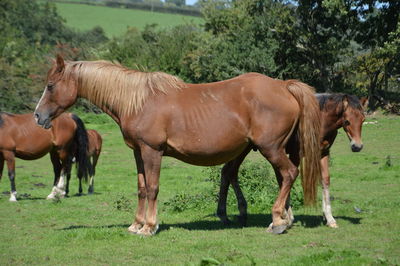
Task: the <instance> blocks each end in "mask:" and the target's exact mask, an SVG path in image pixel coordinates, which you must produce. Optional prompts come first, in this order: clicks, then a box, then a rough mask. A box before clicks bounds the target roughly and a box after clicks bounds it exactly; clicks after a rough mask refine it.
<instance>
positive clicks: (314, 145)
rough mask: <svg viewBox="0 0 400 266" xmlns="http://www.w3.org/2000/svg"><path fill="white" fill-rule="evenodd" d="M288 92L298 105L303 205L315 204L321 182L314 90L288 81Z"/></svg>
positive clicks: (317, 110)
mask: <svg viewBox="0 0 400 266" xmlns="http://www.w3.org/2000/svg"><path fill="white" fill-rule="evenodd" d="M287 88H288V90H289V91H290V92H291V93H292V95H293V96H294V97H295V98H296V100H297V102H298V103H299V105H300V119H299V120H300V121H299V127H298V131H297V134H298V140H299V141H300V143H299V144H300V158H302V159H301V163H300V168H301V170H300V175H301V184H302V186H303V193H304V203H305V204H315V201H316V197H317V190H318V188H317V185H318V182H319V181H320V180H321V165H320V159H321V151H320V129H321V119H320V111H319V105H318V102H317V100H316V98H315V96H314V89H313V88H312V87H310V86H308V85H307V84H305V83H302V82H300V81H297V80H289V81H288V83H287Z"/></svg>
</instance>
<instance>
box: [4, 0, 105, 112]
mask: <svg viewBox="0 0 400 266" xmlns="http://www.w3.org/2000/svg"><path fill="white" fill-rule="evenodd" d="M0 16H1V17H2V19H1V20H0V29H1V32H2V34H1V36H0V55H1V59H0V110H1V111H9V112H15V113H21V112H28V111H32V110H33V108H34V106H35V104H36V102H37V101H38V99H39V97H40V93H41V92H42V88H43V85H44V80H43V79H44V75H45V73H46V71H47V70H48V68H49V62H48V61H47V60H48V56H49V54H52V53H55V51H58V52H62V53H63V54H64V55H74V56H73V57H70V58H69V59H74V60H77V59H79V58H82V57H85V56H87V54H88V52H86V51H87V50H89V49H93V48H94V47H96V46H98V45H99V44H100V43H102V42H104V41H106V40H107V38H106V37H105V35H104V32H103V30H102V29H101V28H99V27H97V28H94V29H92V30H88V31H86V32H76V31H74V30H71V29H70V28H68V27H67V26H65V24H64V20H63V19H62V18H61V17H60V16H59V15H58V13H57V10H56V8H55V6H54V5H53V4H50V3H47V2H46V3H44V4H41V3H38V2H36V1H30V0H16V1H14V0H4V1H1V3H0ZM77 46H78V47H79V49H77V48H74V47H77Z"/></svg>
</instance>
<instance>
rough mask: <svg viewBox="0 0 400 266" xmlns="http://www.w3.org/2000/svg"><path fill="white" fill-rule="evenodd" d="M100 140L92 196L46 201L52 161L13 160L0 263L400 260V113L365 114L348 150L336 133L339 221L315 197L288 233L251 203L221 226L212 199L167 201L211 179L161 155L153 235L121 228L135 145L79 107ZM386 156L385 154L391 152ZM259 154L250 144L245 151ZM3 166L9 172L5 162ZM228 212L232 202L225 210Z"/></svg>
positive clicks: (4, 198)
mask: <svg viewBox="0 0 400 266" xmlns="http://www.w3.org/2000/svg"><path fill="white" fill-rule="evenodd" d="M81 117H82V118H83V119H84V120H85V122H86V126H87V128H92V129H96V130H98V131H99V132H100V133H101V134H102V136H103V139H104V143H103V144H104V145H103V152H102V155H101V157H100V161H99V165H98V168H97V175H96V183H95V191H96V193H95V194H94V195H91V196H88V195H86V193H85V195H83V196H77V195H75V193H76V192H77V189H78V188H77V181H76V180H75V179H74V180H73V181H72V184H71V197H69V198H65V199H61V200H60V201H47V200H45V197H46V196H47V195H48V193H49V192H50V190H51V184H52V178H53V177H52V168H51V166H50V163H49V158H48V157H47V156H46V157H45V158H43V159H40V160H37V161H21V160H18V161H17V173H16V174H17V177H16V182H17V189H18V192H19V197H20V200H19V202H17V203H10V202H8V197H9V195H7V192H8V190H9V181H8V178H7V176H6V175H5V176H3V180H2V182H1V183H0V191H1V192H2V193H1V195H0V250H1V252H0V265H11V264H13V265H27V264H30V265H31V264H36V265H37V264H40V265H55V264H56V265H59V264H63V265H78V264H79V265H119V264H130V265H217V264H221V263H223V264H224V265H278V264H279V265H282V264H283V265H326V264H328V263H330V264H332V265H375V264H384V265H385V264H388V265H398V264H400V253H399V250H400V212H399V211H398V209H397V208H398V206H399V205H400V197H399V195H400V181H399V179H400V149H399V144H400V136H399V132H400V117H384V116H378V117H376V118H374V117H369V118H368V119H367V121H369V122H377V123H376V124H367V125H365V126H364V128H363V141H364V144H365V148H364V150H363V151H362V152H360V153H352V152H351V151H350V148H349V145H348V140H347V138H346V137H345V134H344V133H343V132H341V133H340V134H339V136H338V139H337V142H336V143H335V145H334V146H333V150H332V167H331V173H332V185H331V191H332V192H331V194H332V196H333V201H332V205H333V214H334V216H335V217H337V222H338V223H339V226H340V228H339V229H331V228H328V227H326V226H324V225H323V221H322V218H321V214H322V210H321V208H320V203H318V206H317V207H316V208H315V209H309V208H307V209H306V208H299V209H296V210H295V218H296V220H295V224H294V227H293V228H292V229H290V230H289V231H288V233H287V234H283V235H279V236H276V235H271V234H269V233H267V232H266V231H265V229H266V226H267V225H268V224H269V223H270V222H271V212H270V209H265V210H264V211H256V210H254V209H253V208H252V207H251V206H250V209H249V212H250V213H249V224H248V227H245V228H240V227H239V226H238V225H237V223H234V224H233V225H231V226H229V227H224V226H223V225H222V224H221V223H220V222H219V220H218V219H217V218H216V217H215V216H214V212H215V208H216V204H215V203H214V202H210V203H209V206H208V207H206V208H202V209H191V210H186V211H184V212H181V213H177V212H173V211H170V210H168V209H167V208H165V206H164V205H163V203H164V202H166V201H167V200H169V199H170V198H171V197H173V196H174V195H175V194H176V193H178V192H182V191H184V192H186V193H189V194H190V193H192V194H196V193H200V192H201V191H205V190H207V189H209V188H210V183H209V182H207V181H206V177H205V176H204V172H203V168H201V167H194V166H190V165H187V164H184V163H181V162H179V161H177V160H174V159H171V158H165V159H164V161H163V165H162V170H161V185H160V193H159V199H160V204H159V223H160V230H159V232H158V234H157V235H155V236H153V237H150V238H142V237H139V236H136V235H131V234H129V233H127V227H128V226H129V225H130V223H131V221H132V219H133V216H134V210H135V207H136V177H135V173H136V170H135V166H134V161H133V155H132V151H131V150H130V149H129V148H127V147H126V146H125V144H124V143H123V141H122V137H121V133H120V132H119V129H118V127H117V126H116V125H115V124H114V123H113V122H112V121H111V120H110V119H109V118H108V117H106V116H105V115H100V116H94V115H82V116H81ZM388 156H389V157H388ZM260 159H261V158H260V157H259V156H258V155H257V154H256V153H252V154H251V155H250V156H249V160H260ZM4 174H6V171H4ZM229 213H230V214H231V215H232V216H231V218H232V219H233V220H234V217H233V215H235V214H237V211H236V210H234V209H233V208H230V209H229Z"/></svg>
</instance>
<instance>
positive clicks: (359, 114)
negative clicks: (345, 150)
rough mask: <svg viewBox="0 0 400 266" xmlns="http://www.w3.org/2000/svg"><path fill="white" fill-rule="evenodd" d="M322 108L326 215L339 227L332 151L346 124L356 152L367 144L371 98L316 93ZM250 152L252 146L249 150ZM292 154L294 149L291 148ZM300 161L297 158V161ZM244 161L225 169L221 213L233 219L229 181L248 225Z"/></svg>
mask: <svg viewBox="0 0 400 266" xmlns="http://www.w3.org/2000/svg"><path fill="white" fill-rule="evenodd" d="M316 97H317V100H318V102H319V106H320V111H321V144H322V147H323V148H322V153H321V160H320V163H321V169H322V187H323V193H322V209H323V213H324V217H325V219H326V221H327V226H329V227H332V228H336V227H338V226H337V223H336V221H335V219H334V218H333V216H332V210H331V203H330V196H329V185H330V175H329V152H330V148H331V146H332V144H333V142H334V141H335V138H336V136H337V133H338V130H339V129H340V128H343V129H344V131H345V132H346V134H347V136H348V138H349V140H350V145H351V150H352V151H353V152H359V151H361V149H362V148H363V144H362V141H361V129H362V124H363V122H364V119H365V117H364V106H365V105H366V101H367V99H366V98H364V99H361V100H359V99H358V98H357V97H356V96H353V95H348V94H342V93H335V94H327V93H325V94H316ZM248 152H250V150H248ZM288 152H289V154H290V152H291V151H290V149H288ZM246 155H247V154H243V155H242V156H241V157H238V158H237V159H236V160H237V161H240V162H241V161H243V160H244V157H245V156H246ZM293 163H294V164H295V165H298V161H297V162H293ZM239 165H240V163H236V164H231V165H226V166H225V167H224V168H223V169H222V173H221V185H220V192H219V200H218V208H217V216H218V217H219V218H220V219H221V221H222V222H223V223H224V224H228V223H229V222H230V221H229V219H228V217H227V214H226V199H227V194H228V188H229V184H231V185H232V188H233V190H234V192H235V194H236V198H237V201H238V209H239V217H238V218H239V222H240V223H241V224H242V225H243V226H245V225H246V222H247V221H246V220H247V203H246V200H245V198H244V196H243V193H242V191H241V189H240V186H239V183H238V170H239ZM287 208H288V212H289V216H291V218H290V219H291V222H293V219H294V217H293V214H292V211H291V209H290V207H289V206H287Z"/></svg>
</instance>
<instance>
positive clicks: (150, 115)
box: [35, 56, 321, 235]
mask: <svg viewBox="0 0 400 266" xmlns="http://www.w3.org/2000/svg"><path fill="white" fill-rule="evenodd" d="M78 97H82V98H86V99H88V100H89V101H90V102H92V103H93V104H95V105H97V106H98V107H100V108H101V109H102V110H103V111H104V112H106V113H107V114H109V115H110V116H111V117H112V118H113V120H114V121H115V122H116V123H118V125H119V126H120V129H121V132H122V135H123V137H124V140H125V143H126V144H127V145H128V146H129V147H130V148H132V149H133V150H134V155H135V161H136V166H137V172H138V207H137V211H136V216H135V219H134V221H133V223H132V225H131V226H130V227H129V228H128V231H129V232H131V233H135V234H140V235H152V234H154V233H155V232H156V231H157V229H158V224H157V195H158V190H159V177H160V166H161V160H162V156H172V157H175V158H177V159H179V160H182V161H184V162H186V163H190V164H194V165H202V166H210V165H217V164H221V163H226V162H230V161H231V160H234V159H235V158H237V157H238V156H240V155H241V154H243V153H245V152H246V151H247V149H248V148H249V147H255V148H257V149H258V150H259V151H260V153H261V154H262V155H263V156H264V157H265V158H266V159H267V160H268V161H269V162H270V163H271V164H272V166H273V167H274V169H275V170H276V173H277V175H278V177H277V178H278V179H279V180H282V186H281V189H280V191H279V194H278V197H277V200H276V202H275V204H274V206H273V208H272V216H273V232H274V233H282V232H283V231H284V230H285V229H286V228H287V224H288V220H287V214H286V210H285V203H286V199H287V197H288V195H289V192H290V189H291V187H292V184H293V182H294V181H295V179H296V177H297V175H298V174H299V170H298V168H297V167H296V166H295V165H294V164H293V163H292V161H291V160H289V159H288V158H287V156H286V153H285V147H286V145H287V143H288V140H289V139H290V138H291V136H292V135H296V136H298V138H297V140H298V143H297V144H298V145H296V146H297V147H298V155H299V156H300V155H301V156H303V157H304V163H303V168H304V169H303V170H304V172H305V173H306V174H305V175H303V176H302V184H303V190H304V197H305V201H306V202H308V203H313V202H315V197H316V190H317V182H318V180H320V178H321V177H320V174H321V169H320V164H319V158H320V156H319V153H320V143H319V138H320V137H319V134H320V123H319V121H320V119H319V110H318V103H317V101H316V99H315V97H314V94H313V90H312V88H311V87H309V86H308V85H306V84H304V83H301V82H299V81H295V80H290V81H282V80H277V79H272V78H269V77H267V76H264V75H261V74H257V73H249V74H244V75H240V76H238V77H235V78H232V79H230V80H225V81H220V82H214V83H208V84H187V83H184V82H183V81H181V80H180V79H178V78H177V77H174V76H171V75H168V74H166V73H162V72H153V73H146V72H140V71H135V70H129V69H126V68H124V67H122V66H120V65H116V64H113V63H110V62H106V61H93V62H90V61H76V62H74V61H64V59H63V58H62V57H61V56H57V59H56V62H55V64H54V65H53V66H52V67H51V69H50V70H49V72H48V74H47V86H46V88H45V90H44V92H43V95H42V98H41V99H40V101H39V103H38V105H37V106H36V110H35V117H36V120H37V123H38V124H39V125H41V126H43V127H44V128H48V127H50V126H51V121H52V119H54V118H56V117H57V116H58V115H60V114H61V113H62V112H64V111H65V110H66V109H67V108H68V107H70V106H71V105H73V104H74V103H75V101H76V100H77V98H78ZM300 172H302V171H300ZM146 200H147V211H146Z"/></svg>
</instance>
